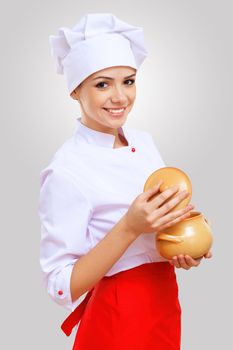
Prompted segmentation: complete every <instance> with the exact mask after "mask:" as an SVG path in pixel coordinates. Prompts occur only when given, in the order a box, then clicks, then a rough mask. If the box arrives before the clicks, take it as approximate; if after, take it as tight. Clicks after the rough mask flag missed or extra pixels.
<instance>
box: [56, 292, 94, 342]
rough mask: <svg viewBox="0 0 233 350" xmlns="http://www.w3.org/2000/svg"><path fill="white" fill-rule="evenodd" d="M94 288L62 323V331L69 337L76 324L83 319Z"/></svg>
mask: <svg viewBox="0 0 233 350" xmlns="http://www.w3.org/2000/svg"><path fill="white" fill-rule="evenodd" d="M93 290H94V288H92V289H91V290H90V291H89V292H88V293H87V295H86V296H85V298H84V299H83V301H82V302H81V304H79V305H78V306H77V307H76V308H75V309H74V311H73V312H71V314H70V315H69V316H68V317H67V318H66V319H65V321H64V322H63V323H62V325H61V329H62V331H63V332H64V333H65V334H66V335H67V337H68V336H69V335H70V334H71V332H72V330H73V328H74V326H76V325H77V324H78V322H79V321H80V320H81V318H82V315H83V312H84V310H85V308H86V305H87V302H88V300H89V299H90V297H91V295H92V292H93Z"/></svg>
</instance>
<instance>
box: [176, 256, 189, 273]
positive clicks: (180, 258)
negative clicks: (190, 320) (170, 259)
mask: <svg viewBox="0 0 233 350" xmlns="http://www.w3.org/2000/svg"><path fill="white" fill-rule="evenodd" d="M178 261H179V264H180V266H181V267H182V268H183V269H185V270H189V269H190V268H191V267H192V265H189V264H188V263H187V262H186V260H185V258H184V255H183V254H179V255H178Z"/></svg>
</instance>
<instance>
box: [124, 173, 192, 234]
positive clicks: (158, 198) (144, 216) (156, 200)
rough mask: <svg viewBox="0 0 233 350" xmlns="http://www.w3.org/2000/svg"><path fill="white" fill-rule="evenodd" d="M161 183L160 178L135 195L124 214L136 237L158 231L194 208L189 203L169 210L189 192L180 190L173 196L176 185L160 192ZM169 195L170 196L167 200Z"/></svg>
mask: <svg viewBox="0 0 233 350" xmlns="http://www.w3.org/2000/svg"><path fill="white" fill-rule="evenodd" d="M162 183H163V181H162V180H161V181H159V182H158V183H157V185H155V186H153V187H152V188H150V189H149V190H148V191H146V192H143V193H141V194H140V195H139V196H137V197H136V198H135V200H134V201H133V202H132V204H131V205H130V207H129V209H128V211H127V212H126V214H125V215H124V220H125V223H126V227H127V229H128V231H129V232H131V233H133V234H135V236H136V237H137V236H139V235H140V234H141V233H159V232H160V231H161V230H163V229H165V228H167V227H169V226H172V225H174V224H176V223H178V222H180V221H182V220H183V219H185V218H187V217H189V215H190V213H189V212H190V210H192V209H193V208H194V206H193V205H192V204H189V205H187V206H186V207H185V208H183V209H178V210H174V211H172V212H170V211H171V209H172V208H174V207H175V206H176V205H177V204H178V203H180V202H181V201H182V200H183V199H185V198H186V197H187V196H188V195H189V193H188V192H187V191H182V192H180V193H178V194H177V195H176V196H175V197H174V194H175V193H176V192H178V190H179V186H177V185H175V186H172V187H170V188H168V189H167V190H165V191H163V192H162V193H161V192H160V191H159V189H160V186H161V184H162ZM172 196H173V197H172ZM151 197H153V198H151ZM170 197H172V198H171V199H170V200H169V198H170ZM165 202H166V203H165Z"/></svg>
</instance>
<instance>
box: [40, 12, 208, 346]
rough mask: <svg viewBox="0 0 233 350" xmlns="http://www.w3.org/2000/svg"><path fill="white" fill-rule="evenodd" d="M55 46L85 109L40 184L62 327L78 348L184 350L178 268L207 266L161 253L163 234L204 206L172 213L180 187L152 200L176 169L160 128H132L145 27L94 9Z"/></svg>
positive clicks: (49, 277)
mask: <svg viewBox="0 0 233 350" xmlns="http://www.w3.org/2000/svg"><path fill="white" fill-rule="evenodd" d="M50 44H51V47H52V54H53V56H54V58H55V60H56V64H57V72H58V73H60V74H65V76H66V79H67V84H68V91H69V94H70V96H71V97H72V98H73V99H74V100H77V101H78V103H79V104H80V108H81V117H79V118H77V126H76V130H75V132H74V134H73V136H72V137H71V138H70V139H68V140H67V141H66V142H65V143H64V144H63V145H62V146H61V147H60V148H59V149H58V150H57V152H56V153H55V155H54V156H53V158H52V160H51V162H50V164H49V165H48V166H47V167H46V168H44V169H43V170H42V172H41V178H40V180H41V188H40V199H39V215H40V219H41V249H40V264H41V268H42V272H43V277H44V283H45V286H46V289H47V291H48V293H49V295H50V296H51V297H52V298H53V299H54V300H55V302H57V303H58V304H60V305H63V306H64V307H66V308H68V309H69V310H72V313H71V314H70V315H69V317H68V318H67V319H66V320H65V321H64V322H63V324H62V329H63V331H64V332H65V333H66V334H67V335H69V334H70V333H71V330H72V328H73V327H74V326H77V333H76V338H75V342H74V346H73V350H84V349H85V350H91V349H94V348H95V349H103V350H106V349H111V350H114V349H121V350H123V349H127V350H130V349H138V350H139V349H140V350H148V349H158V350H178V349H180V323H181V322H180V317H181V308H180V304H179V299H178V286H177V281H176V275H175V271H174V266H176V267H177V268H179V267H182V268H184V269H189V268H190V267H192V266H197V265H199V263H200V259H199V260H193V259H192V258H191V257H189V256H185V257H184V256H179V257H174V259H173V260H172V261H170V263H169V262H168V261H166V260H165V259H163V258H161V257H160V256H159V254H158V252H157V251H156V247H155V234H157V233H158V232H159V231H161V230H162V229H164V228H166V227H168V226H171V225H173V224H174V223H176V222H179V221H181V220H182V219H184V218H186V217H187V216H188V215H189V211H190V210H191V209H193V206H192V205H188V206H187V207H186V208H185V209H182V210H176V211H173V212H170V210H171V209H172V208H173V207H174V206H175V205H176V204H177V203H179V202H180V201H181V200H183V199H184V198H185V197H186V196H187V195H188V194H187V193H183V192H181V193H180V192H179V190H178V188H176V187H171V188H169V189H167V190H166V191H164V192H163V193H160V192H159V187H160V185H161V183H158V184H157V185H156V186H155V187H154V188H152V189H150V190H149V191H147V192H145V193H143V186H144V183H145V181H146V180H147V178H148V176H149V175H150V174H151V173H152V172H153V171H155V170H156V169H158V168H161V167H164V166H165V164H164V162H163V160H162V158H161V156H160V154H159V152H158V150H157V148H156V146H155V144H154V142H153V139H152V136H151V135H150V134H149V133H148V132H145V131H140V130H137V129H133V128H126V127H125V126H123V125H124V124H125V122H126V120H127V117H128V114H129V112H130V111H131V109H132V107H133V105H134V101H135V96H136V87H135V78H136V73H137V70H138V68H139V66H140V65H141V64H142V62H143V60H144V59H145V57H146V55H147V51H146V49H145V46H144V40H143V31H142V29H141V28H139V27H134V26H132V25H129V24H127V23H125V22H123V21H121V20H119V19H118V18H116V17H115V16H114V15H112V14H109V13H92V14H88V15H86V16H84V17H83V18H82V19H81V20H80V21H79V22H78V24H77V25H76V26H75V27H74V28H73V29H69V28H64V27H63V28H60V30H59V34H58V35H57V36H51V37H50ZM210 256H211V253H208V254H207V255H206V256H205V257H210ZM85 293H86V295H85V298H84V299H83V298H82V300H81V297H82V296H83V295H84V294H85ZM79 321H80V322H79Z"/></svg>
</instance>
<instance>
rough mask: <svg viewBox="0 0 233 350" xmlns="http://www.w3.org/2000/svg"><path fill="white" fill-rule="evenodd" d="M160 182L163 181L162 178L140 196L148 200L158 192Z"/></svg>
mask: <svg viewBox="0 0 233 350" xmlns="http://www.w3.org/2000/svg"><path fill="white" fill-rule="evenodd" d="M162 183H163V180H159V182H158V183H157V184H156V185H155V186H153V187H151V188H150V189H149V190H147V191H145V192H144V193H142V196H143V197H144V199H145V200H149V199H150V197H152V196H153V195H155V194H156V193H158V192H159V189H160V186H161V184H162Z"/></svg>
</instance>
